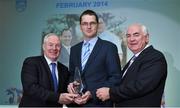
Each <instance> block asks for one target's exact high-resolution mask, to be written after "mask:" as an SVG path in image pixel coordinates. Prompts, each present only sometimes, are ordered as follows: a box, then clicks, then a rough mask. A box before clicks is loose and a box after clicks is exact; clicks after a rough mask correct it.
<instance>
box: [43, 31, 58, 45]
mask: <svg viewBox="0 0 180 108" xmlns="http://www.w3.org/2000/svg"><path fill="white" fill-rule="evenodd" d="M52 35H54V36H57V34H55V33H48V34H47V35H45V36H44V39H43V44H44V43H45V42H47V40H48V38H49V37H50V36H52ZM57 37H58V36H57ZM58 38H59V37H58Z"/></svg>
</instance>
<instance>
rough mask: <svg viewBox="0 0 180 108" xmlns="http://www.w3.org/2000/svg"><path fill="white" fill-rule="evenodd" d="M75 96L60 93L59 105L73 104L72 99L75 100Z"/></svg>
mask: <svg viewBox="0 0 180 108" xmlns="http://www.w3.org/2000/svg"><path fill="white" fill-rule="evenodd" d="M77 96H78V95H77V94H70V93H62V94H60V96H59V101H58V102H59V103H60V104H70V103H72V102H74V98H76V97H77Z"/></svg>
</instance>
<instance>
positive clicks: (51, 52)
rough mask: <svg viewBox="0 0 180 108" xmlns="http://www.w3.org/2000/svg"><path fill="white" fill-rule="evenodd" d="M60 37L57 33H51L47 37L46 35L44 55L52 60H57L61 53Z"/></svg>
mask: <svg viewBox="0 0 180 108" xmlns="http://www.w3.org/2000/svg"><path fill="white" fill-rule="evenodd" d="M60 49H61V46H60V39H59V37H58V36H56V35H55V34H50V35H49V36H48V37H47V38H46V37H45V39H44V43H43V51H44V55H45V56H46V57H47V58H48V59H50V60H51V61H56V60H57V59H58V57H59V54H60Z"/></svg>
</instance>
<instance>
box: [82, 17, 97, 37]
mask: <svg viewBox="0 0 180 108" xmlns="http://www.w3.org/2000/svg"><path fill="white" fill-rule="evenodd" d="M80 26H81V31H82V32H83V35H84V37H85V39H90V38H93V37H95V36H96V35H97V28H98V22H97V21H96V17H95V16H94V15H88V14H87V15H83V16H82V19H81V23H80Z"/></svg>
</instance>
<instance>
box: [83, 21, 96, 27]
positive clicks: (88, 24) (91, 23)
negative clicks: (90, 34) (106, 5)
mask: <svg viewBox="0 0 180 108" xmlns="http://www.w3.org/2000/svg"><path fill="white" fill-rule="evenodd" d="M81 25H82V26H86V27H87V26H91V27H92V26H93V27H94V26H96V25H97V23H96V22H90V23H88V22H82V23H81Z"/></svg>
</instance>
